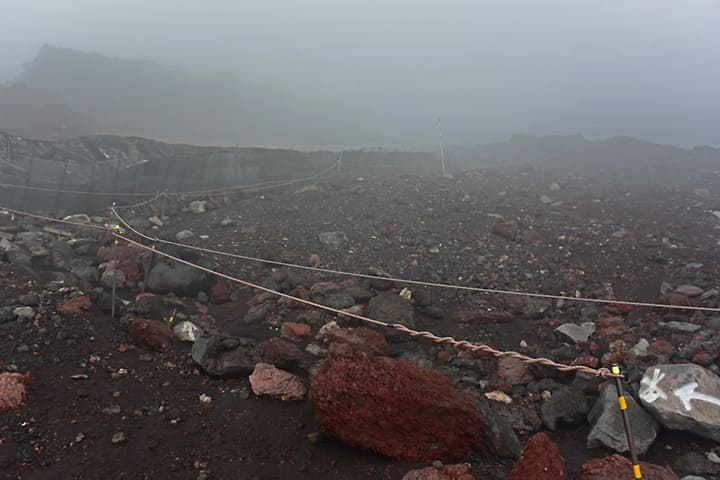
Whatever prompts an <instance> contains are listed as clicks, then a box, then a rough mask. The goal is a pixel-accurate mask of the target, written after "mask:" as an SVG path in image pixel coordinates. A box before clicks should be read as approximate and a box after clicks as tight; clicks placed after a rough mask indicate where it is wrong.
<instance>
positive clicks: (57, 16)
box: [0, 0, 720, 148]
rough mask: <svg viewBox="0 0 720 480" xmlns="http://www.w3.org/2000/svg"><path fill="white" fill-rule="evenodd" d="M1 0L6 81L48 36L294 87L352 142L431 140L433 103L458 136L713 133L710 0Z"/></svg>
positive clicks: (714, 47) (716, 98) (697, 136)
mask: <svg viewBox="0 0 720 480" xmlns="http://www.w3.org/2000/svg"><path fill="white" fill-rule="evenodd" d="M0 7H1V11H2V12H4V13H3V17H4V19H5V21H4V22H3V33H2V34H1V36H0V81H3V82H9V81H11V80H13V79H16V78H18V77H19V76H20V74H21V72H22V68H23V64H25V63H27V62H29V61H30V60H32V59H33V58H34V57H35V56H36V55H37V52H38V49H39V48H40V47H41V46H42V45H44V44H49V45H54V46H58V47H64V48H71V49H77V50H81V51H85V52H95V53H99V54H102V55H105V56H108V57H118V58H126V59H145V60H151V61H153V62H158V63H162V64H167V65H170V66H175V67H180V68H182V69H184V70H188V71H192V72H200V73H216V72H230V73H233V74H235V78H237V79H239V80H240V81H242V82H243V85H260V86H262V87H263V88H265V89H270V91H273V92H283V95H285V94H287V95H290V96H292V97H293V98H298V99H302V101H301V102H300V103H296V105H303V108H306V109H317V110H318V111H317V112H308V114H311V117H310V118H311V119H313V118H315V115H320V114H322V116H323V118H324V119H325V121H327V122H328V124H332V123H337V122H344V124H345V126H346V129H345V130H344V131H343V132H342V135H340V133H338V135H339V136H338V138H342V139H341V140H340V141H339V142H338V143H342V144H347V145H353V144H355V145H357V144H360V143H368V142H372V143H387V144H389V145H393V146H401V147H407V148H411V147H413V148H416V147H421V146H427V145H434V144H436V143H437V137H438V127H437V118H438V117H440V118H441V119H442V129H443V131H444V135H445V138H446V141H447V142H448V143H449V144H458V145H459V144H478V143H483V142H489V141H496V140H500V139H503V138H506V137H508V136H509V135H511V134H513V133H527V134H534V135H545V134H578V133H579V134H583V135H586V136H588V137H589V138H602V137H609V136H614V135H628V136H636V137H639V138H643V139H647V140H651V141H655V142H659V143H664V144H676V145H683V146H689V145H697V144H709V145H720V128H718V125H720V83H719V80H720V62H718V61H717V59H718V58H720V30H719V29H718V28H717V25H718V21H720V3H718V2H717V1H716V0H690V1H685V2H679V1H676V0H638V1H633V2H617V1H613V2H597V1H592V2H591V1H581V0H548V1H542V2H540V1H536V0H523V1H520V0H516V1H502V2H500V1H495V2H478V1H476V0H475V1H469V0H454V1H437V0H433V1H430V0H413V1H410V0H387V1H379V0H378V1H369V0H362V1H360V0H351V1H337V0H334V1H331V0H306V1H303V2H298V1H294V0H284V1H267V0H263V1H259V0H258V1H255V0H253V1H248V0H241V1H231V0H228V1H221V0H215V1H203V2H198V1H186V0H153V1H151V2H148V1H146V0H123V1H117V0H111V1H109V0H71V1H58V0H0ZM278 96H280V94H279V93H278ZM220 100H222V99H220ZM182 101H183V99H182V98H180V99H178V102H182ZM273 108H274V109H277V108H279V107H278V106H274V107H273ZM328 119H330V120H328ZM348 119H351V121H350V120H348ZM335 120H336V121H337V122H335ZM311 121H312V120H311ZM318 122H320V120H318ZM318 125H320V123H318ZM283 128H288V129H292V126H287V127H283ZM354 131H358V132H361V135H358V136H356V137H354V136H353V135H352V132H354ZM348 132H350V133H348ZM123 133H126V132H123ZM131 133H134V132H131ZM149 136H150V135H149ZM271 137H272V138H270V137H268V135H265V136H263V137H260V136H258V137H257V138H258V140H257V141H267V142H271V143H274V144H276V145H283V144H288V143H291V144H294V143H296V142H298V143H299V142H300V140H297V139H293V140H292V141H289V140H286V139H284V138H283V132H282V131H278V132H274V133H273V136H271ZM261 138H262V140H260V139H261ZM268 138H269V139H268ZM218 141H219V142H221V143H222V142H225V143H228V142H230V139H229V138H221V139H219V140H218ZM317 143H324V144H328V141H327V139H319V140H318V142H317ZM303 146H313V145H303ZM341 146H344V145H341Z"/></svg>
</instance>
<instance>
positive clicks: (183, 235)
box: [175, 230, 195, 242]
mask: <svg viewBox="0 0 720 480" xmlns="http://www.w3.org/2000/svg"><path fill="white" fill-rule="evenodd" d="M194 236H195V234H194V233H193V232H191V231H190V230H181V231H179V232H178V233H177V235H175V239H176V240H177V241H178V242H182V241H183V240H187V239H188V238H190V237H194Z"/></svg>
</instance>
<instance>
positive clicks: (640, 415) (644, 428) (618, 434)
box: [587, 385, 660, 455]
mask: <svg viewBox="0 0 720 480" xmlns="http://www.w3.org/2000/svg"><path fill="white" fill-rule="evenodd" d="M625 401H626V402H627V406H628V417H629V418H630V426H631V427H632V431H633V437H634V440H635V442H634V443H635V450H637V452H638V453H639V454H640V455H643V454H644V453H645V452H647V450H648V448H650V445H652V443H653V442H654V441H655V437H657V434H658V432H659V431H660V425H659V424H658V423H657V422H656V421H655V419H654V418H653V417H652V415H650V414H649V413H647V412H646V411H645V410H643V409H642V407H640V405H638V404H637V402H636V401H635V399H634V398H633V397H631V396H630V395H625ZM588 421H589V422H590V425H591V426H592V428H591V429H590V434H589V435H588V438H587V447H588V448H597V447H601V446H606V447H608V448H612V449H613V450H615V451H616V452H619V453H623V452H627V451H628V442H627V436H626V435H625V427H624V426H623V420H622V413H621V411H620V406H619V405H618V397H617V391H616V390H615V387H614V386H613V385H608V386H606V387H605V388H604V389H603V390H602V391H601V392H600V397H599V398H598V399H597V401H596V402H595V405H594V406H593V408H592V410H590V413H589V414H588Z"/></svg>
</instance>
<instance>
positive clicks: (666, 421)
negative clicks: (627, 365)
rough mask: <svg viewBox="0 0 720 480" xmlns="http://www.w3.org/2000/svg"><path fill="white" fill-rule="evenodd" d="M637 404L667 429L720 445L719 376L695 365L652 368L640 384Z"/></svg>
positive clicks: (647, 371) (657, 366)
mask: <svg viewBox="0 0 720 480" xmlns="http://www.w3.org/2000/svg"><path fill="white" fill-rule="evenodd" d="M639 396H640V401H641V402H642V404H643V406H644V407H645V408H646V409H647V410H648V411H649V412H650V413H652V414H653V415H654V416H655V418H656V419H657V420H658V421H659V422H660V423H662V424H663V425H664V426H666V427H668V428H672V429H675V430H684V431H686V432H691V433H694V434H696V435H700V436H701V437H705V438H709V439H711V440H715V441H716V442H720V377H718V376H717V375H715V374H714V373H712V372H711V371H710V370H707V369H705V368H702V367H700V366H699V365H695V364H694V363H687V364H678V365H655V366H653V367H650V368H648V369H647V370H646V371H645V375H643V377H642V380H641V381H640V391H639Z"/></svg>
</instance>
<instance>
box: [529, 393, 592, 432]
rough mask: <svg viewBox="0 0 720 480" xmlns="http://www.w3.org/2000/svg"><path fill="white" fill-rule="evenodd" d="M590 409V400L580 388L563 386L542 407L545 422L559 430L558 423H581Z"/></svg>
mask: <svg viewBox="0 0 720 480" xmlns="http://www.w3.org/2000/svg"><path fill="white" fill-rule="evenodd" d="M589 411H590V400H588V398H587V396H585V394H584V393H583V392H581V391H580V390H577V389H575V388H572V387H566V386H564V387H561V388H559V389H557V390H555V391H554V392H553V393H552V396H551V397H550V398H549V399H548V400H547V401H546V402H545V403H543V404H542V406H541V407H540V416H541V417H542V421H543V424H544V425H545V426H546V427H547V428H548V429H550V430H553V431H554V430H557V427H558V424H560V423H562V424H564V425H579V424H581V423H583V422H584V421H585V418H586V416H587V414H588V412H589Z"/></svg>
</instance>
